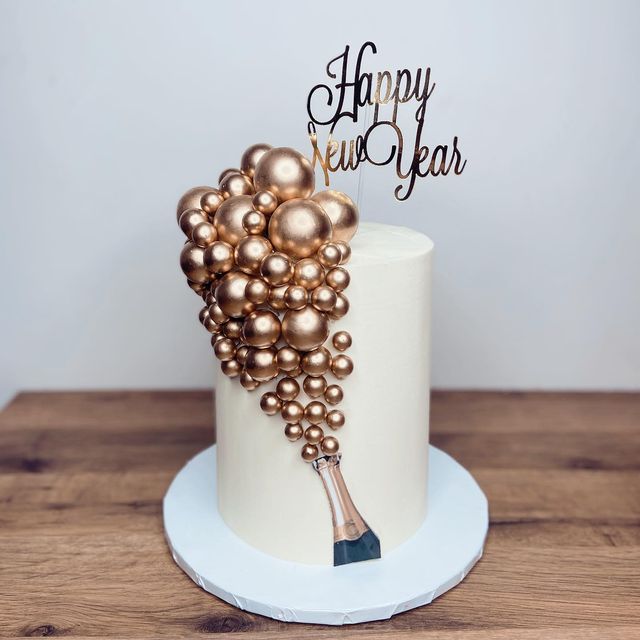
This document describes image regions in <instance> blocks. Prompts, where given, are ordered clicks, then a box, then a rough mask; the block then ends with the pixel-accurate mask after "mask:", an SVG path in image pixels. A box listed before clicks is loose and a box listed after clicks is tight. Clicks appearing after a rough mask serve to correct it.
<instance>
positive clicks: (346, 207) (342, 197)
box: [311, 189, 360, 242]
mask: <svg viewBox="0 0 640 640" xmlns="http://www.w3.org/2000/svg"><path fill="white" fill-rule="evenodd" d="M311 199H312V200H313V201H314V202H317V203H318V204H319V205H320V206H321V207H322V208H323V209H324V211H325V212H326V214H327V215H328V216H329V218H330V220H331V224H332V226H333V236H332V238H333V240H339V241H340V242H349V240H351V238H353V236H354V235H355V232H356V230H357V229H358V219H359V218H360V214H359V213H358V207H356V205H355V203H354V202H353V200H352V199H351V198H350V197H349V196H348V195H347V194H346V193H342V192H341V191H334V190H333V189H327V190H326V191H318V193H315V194H314V195H313V196H312V197H311Z"/></svg>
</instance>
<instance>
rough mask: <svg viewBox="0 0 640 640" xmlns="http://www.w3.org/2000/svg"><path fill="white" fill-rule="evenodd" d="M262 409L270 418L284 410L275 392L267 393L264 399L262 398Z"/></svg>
mask: <svg viewBox="0 0 640 640" xmlns="http://www.w3.org/2000/svg"><path fill="white" fill-rule="evenodd" d="M260 408H261V409H262V410H263V411H264V412H265V413H266V414H267V415H268V416H275V415H276V413H278V411H280V409H281V408H282V402H281V401H280V398H278V396H277V395H276V394H275V393H273V391H267V393H264V394H262V398H260Z"/></svg>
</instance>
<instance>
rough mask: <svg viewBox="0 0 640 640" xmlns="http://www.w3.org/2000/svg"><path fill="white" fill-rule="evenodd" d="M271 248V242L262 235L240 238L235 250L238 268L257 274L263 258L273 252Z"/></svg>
mask: <svg viewBox="0 0 640 640" xmlns="http://www.w3.org/2000/svg"><path fill="white" fill-rule="evenodd" d="M271 249H272V247H271V243H270V242H269V241H268V240H267V239H266V238H263V237H262V236H247V237H246V238H240V240H239V241H238V244H237V245H236V248H235V251H234V257H235V261H236V265H237V267H238V269H240V270H241V271H244V272H245V273H248V274H250V275H257V274H258V273H259V272H260V264H261V262H262V260H263V259H264V258H265V257H266V256H268V255H269V254H270V253H271Z"/></svg>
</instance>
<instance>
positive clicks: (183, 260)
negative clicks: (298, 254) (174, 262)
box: [180, 242, 209, 284]
mask: <svg viewBox="0 0 640 640" xmlns="http://www.w3.org/2000/svg"><path fill="white" fill-rule="evenodd" d="M180 267H181V268H182V271H183V273H184V275H185V276H187V278H188V279H189V280H190V281H191V282H197V283H200V284H202V283H204V282H206V281H207V280H208V279H209V272H208V271H207V268H206V267H205V266H204V249H203V248H202V247H198V246H197V245H196V244H194V243H193V242H187V243H186V244H185V245H184V246H183V247H182V251H181V252H180Z"/></svg>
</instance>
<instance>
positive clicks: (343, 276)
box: [325, 267, 351, 293]
mask: <svg viewBox="0 0 640 640" xmlns="http://www.w3.org/2000/svg"><path fill="white" fill-rule="evenodd" d="M325 280H326V282H327V284H328V285H329V286H330V287H331V288H332V289H333V290H334V291H336V292H338V293H339V292H340V291H344V290H345V289H346V288H347V287H348V286H349V282H351V277H350V276H349V272H348V271H347V270H346V269H343V268H342V267H334V268H333V269H331V270H330V271H329V272H328V273H327V277H326V278H325Z"/></svg>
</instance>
